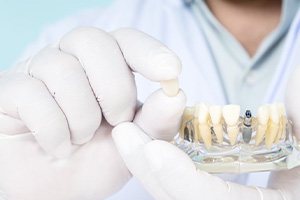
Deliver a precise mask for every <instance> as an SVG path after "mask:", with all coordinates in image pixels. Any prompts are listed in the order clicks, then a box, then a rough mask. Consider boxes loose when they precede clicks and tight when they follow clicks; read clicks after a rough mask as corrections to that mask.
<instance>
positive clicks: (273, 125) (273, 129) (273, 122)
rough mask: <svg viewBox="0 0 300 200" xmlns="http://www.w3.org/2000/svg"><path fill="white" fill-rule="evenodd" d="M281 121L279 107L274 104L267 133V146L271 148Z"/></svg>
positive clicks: (271, 108) (271, 107)
mask: <svg viewBox="0 0 300 200" xmlns="http://www.w3.org/2000/svg"><path fill="white" fill-rule="evenodd" d="M279 121H280V115H279V110H278V107H277V106H276V105H275V104H272V105H271V106H270V121H269V127H268V129H267V133H266V141H265V143H266V146H267V148H271V147H272V144H273V143H274V141H275V139H276V137H277V134H278V130H279Z"/></svg>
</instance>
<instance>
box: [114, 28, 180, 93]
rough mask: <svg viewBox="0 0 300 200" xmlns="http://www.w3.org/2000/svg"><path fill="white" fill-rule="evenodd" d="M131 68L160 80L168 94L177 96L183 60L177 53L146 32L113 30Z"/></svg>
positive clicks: (149, 77)
mask: <svg viewBox="0 0 300 200" xmlns="http://www.w3.org/2000/svg"><path fill="white" fill-rule="evenodd" d="M112 35H113V36H114V37H115V39H116V40H117V42H118V44H119V47H120V49H121V51H122V53H123V56H124V58H125V60H126V63H127V64H128V65H129V66H130V68H131V69H132V70H133V71H135V72H138V73H140V74H141V75H143V76H144V77H146V78H147V79H149V80H152V81H156V82H160V83H161V85H162V88H163V90H164V91H165V92H166V94H167V95H168V96H175V95H176V94H177V93H178V90H179V86H178V81H177V77H178V76H179V74H180V72H181V62H180V60H179V58H178V57H177V55H176V54H175V53H174V52H172V51H171V50H170V49H168V48H167V47H166V46H165V45H163V44H162V43H161V42H159V41H158V40H156V39H154V38H153V37H151V36H149V35H147V34H146V33H143V32H140V31H137V30H134V29H129V28H122V29H119V30H116V31H114V32H112Z"/></svg>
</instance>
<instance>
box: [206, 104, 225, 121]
mask: <svg viewBox="0 0 300 200" xmlns="http://www.w3.org/2000/svg"><path fill="white" fill-rule="evenodd" d="M209 115H210V118H211V122H212V123H213V124H219V123H221V118H222V108H221V106H210V107H209Z"/></svg>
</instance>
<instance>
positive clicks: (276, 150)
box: [175, 104, 300, 173]
mask: <svg viewBox="0 0 300 200" xmlns="http://www.w3.org/2000/svg"><path fill="white" fill-rule="evenodd" d="M175 144H176V145H177V146H178V147H179V148H181V149H182V150H183V151H185V152H186V153H187V154H188V155H189V156H190V157H191V159H192V160H193V161H194V162H195V164H196V166H197V168H199V169H201V170H204V171H207V172H211V173H243V172H257V171H271V170H280V169H291V168H293V167H295V166H299V165H300V146H299V145H298V143H297V139H296V137H295V136H294V135H293V133H292V123H291V121H289V120H288V119H287V116H286V113H285V108H284V106H283V104H272V105H264V106H261V107H260V108H259V109H258V111H257V116H256V117H254V116H253V115H252V113H251V111H250V110H247V111H246V112H245V114H244V115H243V116H240V106H238V105H226V106H223V107H221V106H206V105H205V104H199V105H197V106H195V107H187V108H186V110H185V112H184V116H183V119H182V125H181V128H180V131H179V135H178V136H177V137H176V139H175Z"/></svg>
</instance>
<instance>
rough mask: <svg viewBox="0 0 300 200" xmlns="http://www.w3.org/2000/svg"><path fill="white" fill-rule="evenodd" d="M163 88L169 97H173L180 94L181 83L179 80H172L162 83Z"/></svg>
mask: <svg viewBox="0 0 300 200" xmlns="http://www.w3.org/2000/svg"><path fill="white" fill-rule="evenodd" d="M160 85H161V88H162V89H163V91H164V93H165V94H166V95H167V96H170V97H173V96H176V95H177V94H178V91H179V81H178V79H172V80H168V81H161V82H160Z"/></svg>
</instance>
